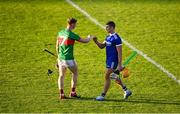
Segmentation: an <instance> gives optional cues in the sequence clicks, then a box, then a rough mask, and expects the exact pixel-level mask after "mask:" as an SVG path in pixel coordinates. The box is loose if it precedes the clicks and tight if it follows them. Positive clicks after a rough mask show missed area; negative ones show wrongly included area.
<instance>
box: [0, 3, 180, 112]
mask: <svg viewBox="0 0 180 114" xmlns="http://www.w3.org/2000/svg"><path fill="white" fill-rule="evenodd" d="M75 3H77V4H78V5H80V6H81V7H82V8H83V9H85V10H86V11H87V12H89V13H90V14H91V15H92V16H93V17H95V18H97V19H98V20H99V21H100V23H102V24H104V23H106V21H108V20H114V21H115V22H116V23H117V31H118V33H119V34H120V35H121V36H122V37H123V38H124V39H126V40H127V41H129V42H130V43H131V44H133V45H135V46H136V47H137V48H138V49H140V50H142V51H143V52H145V53H147V54H148V55H149V56H150V57H152V58H153V59H154V60H156V61H157V62H158V63H160V64H162V65H163V66H164V67H165V68H167V69H168V70H170V72H172V73H173V74H175V75H176V76H177V77H178V79H179V76H180V71H178V70H179V68H180V66H179V65H180V59H179V56H180V53H179V50H180V45H179V44H180V41H179V39H180V36H179V33H180V27H179V24H180V20H179V16H180V15H179V14H180V7H179V6H180V3H179V2H178V1H168V0H165V1H163V2H161V1H160V0H159V1H156V2H155V1H150V0H149V1H146V2H145V1H142V0H138V1H136V2H134V1H131V0H130V1H128V2H123V1H122V2H116V1H115V0H114V1H112V2H109V1H108V2H107V1H98V2H97V1H96V2H95V1H93V0H90V1H88V0H87V1H83V2H81V1H75ZM68 17H75V18H77V19H78V26H77V29H76V30H75V32H76V33H78V34H79V35H80V36H82V37H86V36H87V35H88V34H95V35H97V36H98V38H99V39H100V40H102V41H103V39H104V37H105V35H106V34H107V33H106V32H105V31H104V30H102V29H100V28H99V27H98V26H96V25H95V24H94V23H92V22H90V21H89V20H88V19H87V18H86V17H84V16H83V15H82V14H81V13H79V12H78V11H77V10H76V9H74V8H73V7H72V6H70V5H69V4H67V3H66V2H65V1H58V0H57V1H55V0H54V1H50V0H49V1H41V2H40V1H38V0H36V1H26V2H25V1H21V0H19V1H16V2H13V1H6V2H4V1H0V55H1V56H0V69H1V72H0V83H1V85H0V89H1V91H0V112H105V113H108V112H114V113H115V112H177V113H178V112H180V109H179V106H180V91H179V90H180V86H179V84H177V83H176V82H174V81H173V80H172V79H171V78H169V77H167V75H166V74H164V73H163V72H161V71H160V70H159V69H157V68H156V67H155V66H154V65H152V64H151V63H149V62H148V61H146V60H145V59H144V58H143V57H141V56H138V57H137V58H136V60H135V61H133V62H132V63H131V64H129V66H128V67H129V69H130V71H131V76H130V77H129V78H128V79H124V80H123V81H124V82H125V83H126V84H127V86H128V88H130V89H131V90H132V91H133V96H132V97H131V98H130V99H129V100H128V101H126V102H125V101H123V100H122V94H123V93H122V90H121V89H120V88H119V87H118V86H117V85H116V84H115V83H114V82H112V83H111V84H112V85H111V88H110V90H109V92H108V94H107V100H106V101H104V102H97V101H94V100H93V99H94V98H95V97H96V96H97V95H99V94H100V93H101V91H102V88H103V83H104V72H105V50H100V49H98V48H97V47H96V46H95V45H94V44H93V42H90V43H89V44H80V43H76V44H75V58H76V60H77V63H78V65H79V80H78V87H77V91H78V93H80V94H81V96H82V98H81V99H69V100H64V101H59V100H58V89H57V78H58V74H57V72H56V71H55V68H54V63H55V61H56V60H55V58H53V57H52V56H50V55H48V54H46V53H44V52H43V49H44V48H48V49H49V50H52V51H53V52H55V41H56V35H57V32H58V31H59V30H60V29H62V28H64V27H65V26H66V23H65V22H66V19H67V18H68ZM130 53H131V50H130V49H129V48H128V47H126V46H125V45H123V59H124V58H125V57H127V56H128V54H130ZM48 68H50V69H53V70H54V73H53V75H52V76H51V77H50V78H48V76H47V74H46V73H47V69H48ZM70 78H71V77H70V72H68V73H67V76H66V78H65V93H66V94H68V93H69V91H70Z"/></svg>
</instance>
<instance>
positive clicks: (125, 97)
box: [115, 78, 132, 99]
mask: <svg viewBox="0 0 180 114" xmlns="http://www.w3.org/2000/svg"><path fill="white" fill-rule="evenodd" d="M115 82H116V83H117V84H118V85H120V86H121V87H122V89H123V91H124V99H127V98H128V97H129V96H131V94H132V92H131V91H130V90H128V89H127V87H126V85H125V84H124V83H123V82H122V80H121V79H120V78H116V79H115Z"/></svg>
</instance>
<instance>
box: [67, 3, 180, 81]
mask: <svg viewBox="0 0 180 114" xmlns="http://www.w3.org/2000/svg"><path fill="white" fill-rule="evenodd" d="M66 2H68V3H69V4H70V5H72V6H73V7H75V8H76V9H77V10H79V11H80V12H81V13H82V14H84V15H85V16H86V17H88V18H89V19H90V20H91V21H92V22H94V23H95V24H96V25H98V26H100V27H101V28H102V29H105V27H104V26H103V25H102V24H100V23H99V22H98V21H97V20H96V19H95V18H93V17H92V16H90V15H89V14H88V13H87V12H86V11H85V10H83V9H81V8H80V7H79V6H78V5H76V4H75V3H74V2H72V1H71V0H66ZM122 41H123V43H124V44H125V45H127V46H128V47H129V48H131V49H132V50H134V51H137V53H138V54H139V55H141V56H143V57H144V58H145V59H146V60H147V61H149V62H150V63H152V64H153V65H155V66H156V67H157V68H159V69H160V70H161V71H163V72H164V73H165V74H167V76H168V77H170V78H172V79H173V80H174V81H175V82H177V83H178V84H180V80H178V79H177V78H176V77H175V76H174V75H173V74H172V73H170V72H169V71H168V70H167V69H165V68H164V67H163V66H162V65H160V64H159V63H157V62H156V61H154V60H153V59H151V58H150V57H148V56H147V54H145V53H143V52H142V51H140V50H138V49H137V48H135V47H134V46H132V45H131V44H130V43H128V42H127V41H126V40H124V39H123V38H122Z"/></svg>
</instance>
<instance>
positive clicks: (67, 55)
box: [56, 18, 95, 99]
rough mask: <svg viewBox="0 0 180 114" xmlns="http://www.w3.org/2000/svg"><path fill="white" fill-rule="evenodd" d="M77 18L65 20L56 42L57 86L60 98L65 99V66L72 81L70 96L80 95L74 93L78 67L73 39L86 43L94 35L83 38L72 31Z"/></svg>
mask: <svg viewBox="0 0 180 114" xmlns="http://www.w3.org/2000/svg"><path fill="white" fill-rule="evenodd" d="M76 22H77V20H76V19H74V18H69V19H68V22H67V27H66V28H65V29H63V30H61V31H60V32H59V33H58V37H57V42H56V51H57V55H58V66H59V79H58V88H59V92H60V96H59V98H60V99H65V98H66V97H65V94H64V77H65V73H66V70H67V68H68V69H69V70H70V71H71V72H72V81H71V89H72V90H71V92H70V95H69V96H70V97H76V98H78V97H80V96H78V95H77V93H76V85H77V77H78V67H77V63H76V61H75V60H74V55H73V47H74V43H75V41H78V42H82V43H88V42H89V41H90V40H91V39H92V38H95V36H90V35H89V36H88V37H87V38H85V39H83V38H81V37H80V36H79V35H77V34H75V33H73V32H72V30H73V29H75V27H76Z"/></svg>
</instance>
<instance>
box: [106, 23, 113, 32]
mask: <svg viewBox="0 0 180 114" xmlns="http://www.w3.org/2000/svg"><path fill="white" fill-rule="evenodd" d="M106 31H107V32H108V33H111V32H112V31H114V28H113V27H111V26H109V25H106Z"/></svg>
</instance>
